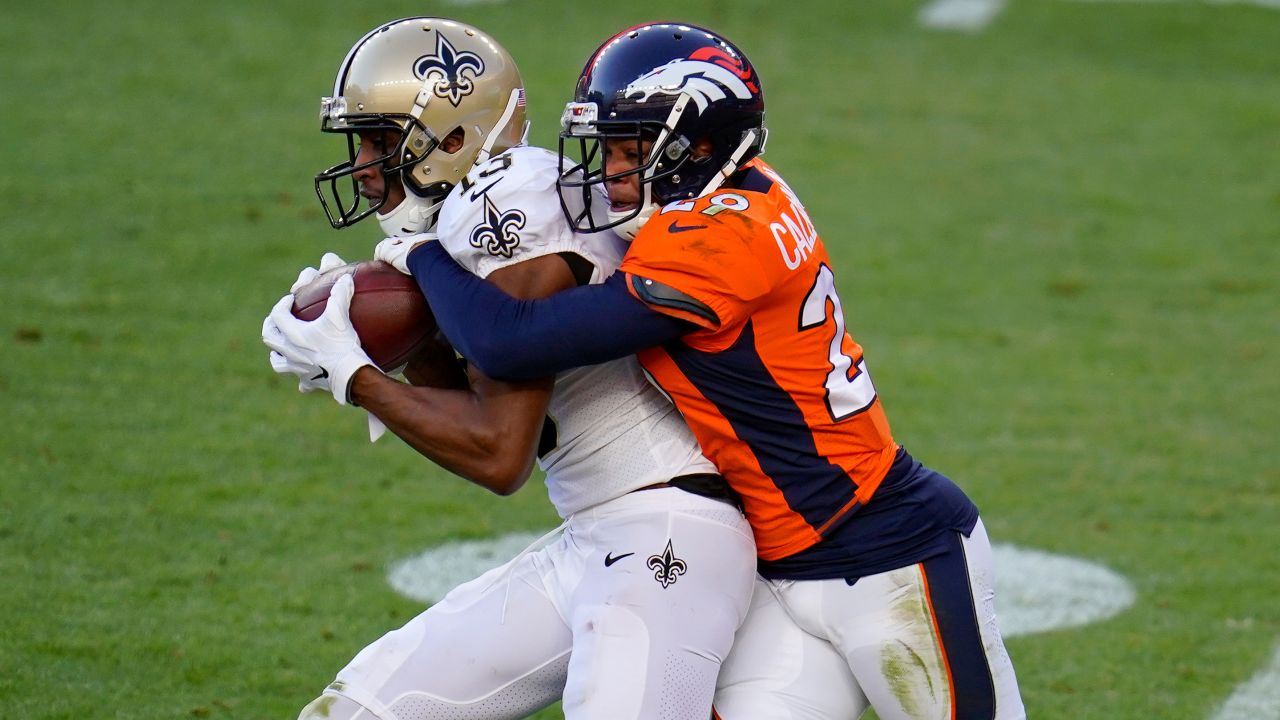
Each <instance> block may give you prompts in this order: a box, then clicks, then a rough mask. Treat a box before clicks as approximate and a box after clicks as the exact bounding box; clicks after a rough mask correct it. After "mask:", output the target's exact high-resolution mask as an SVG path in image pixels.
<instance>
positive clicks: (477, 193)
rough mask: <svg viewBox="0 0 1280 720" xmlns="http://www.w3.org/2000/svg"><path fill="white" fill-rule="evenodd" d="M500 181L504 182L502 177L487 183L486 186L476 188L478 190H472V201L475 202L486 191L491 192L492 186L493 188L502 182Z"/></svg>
mask: <svg viewBox="0 0 1280 720" xmlns="http://www.w3.org/2000/svg"><path fill="white" fill-rule="evenodd" d="M500 182H502V178H498V179H497V180H494V181H493V182H491V183H489V184H488V185H485V186H484V187H482V188H480V189H479V190H476V191H474V192H472V193H471V202H475V201H476V200H477V199H478V198H479V197H480V196H481V195H483V194H485V193H487V192H489V190H490V189H491V188H493V186H494V185H497V184H498V183H500Z"/></svg>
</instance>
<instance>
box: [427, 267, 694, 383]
mask: <svg viewBox="0 0 1280 720" xmlns="http://www.w3.org/2000/svg"><path fill="white" fill-rule="evenodd" d="M408 265H409V270H410V271H411V272H412V273H413V277H414V279H415V280H416V281H417V282H418V287H419V288H420V289H421V290H422V294H423V295H425V296H426V298H427V303H428V304H429V305H431V312H432V314H434V315H435V318H436V322H437V323H439V325H440V329H441V331H442V332H444V334H445V337H447V338H448V339H449V342H450V343H452V344H453V347H454V348H455V349H456V350H457V351H458V352H459V353H461V354H462V356H463V357H465V358H467V360H469V361H470V362H472V363H474V364H475V365H476V366H477V367H479V368H480V369H481V370H482V371H483V372H484V373H485V374H486V375H488V376H490V377H493V378H499V379H506V380H529V379H533V378H542V377H550V376H551V375H554V374H556V373H558V372H562V371H564V370H568V369H569V368H574V367H579V366H582V365H595V364H597V363H602V362H605V361H608V360H615V359H617V358H620V357H626V356H628V355H633V354H635V353H636V352H637V351H639V350H643V349H645V348H649V347H654V346H656V345H661V344H663V343H665V342H668V341H670V340H674V339H676V338H679V337H681V336H683V335H685V334H687V333H689V332H692V331H693V330H696V329H697V326H695V325H694V324H693V323H690V322H687V321H685V320H680V319H677V318H673V317H671V316H669V315H664V314H662V313H660V312H658V311H657V310H654V309H653V308H650V307H649V306H647V305H645V304H644V303H643V302H640V301H639V300H637V299H636V298H635V297H633V296H632V295H631V293H630V292H628V290H627V286H626V281H625V280H624V278H623V275H622V273H615V274H614V275H613V276H612V277H610V278H609V280H608V281H606V282H605V283H603V284H601V285H586V286H583V287H577V288H571V289H569V290H565V291H563V292H559V293H556V294H555V295H552V296H551V297H548V298H543V299H541V300H518V299H516V298H513V297H511V296H510V295H508V294H506V293H505V292H503V291H502V290H500V289H498V287H497V286H495V285H494V284H493V283H490V282H486V281H484V280H481V279H480V278H478V277H476V276H475V275H472V274H471V273H469V272H467V271H466V270H465V269H463V268H462V267H461V266H459V265H458V264H457V263H456V262H454V261H453V258H451V257H450V256H449V253H448V251H446V250H445V249H444V247H443V246H441V245H440V243H438V242H431V243H426V244H424V245H420V246H419V247H417V248H415V249H414V250H413V252H411V253H410V254H409V258H408Z"/></svg>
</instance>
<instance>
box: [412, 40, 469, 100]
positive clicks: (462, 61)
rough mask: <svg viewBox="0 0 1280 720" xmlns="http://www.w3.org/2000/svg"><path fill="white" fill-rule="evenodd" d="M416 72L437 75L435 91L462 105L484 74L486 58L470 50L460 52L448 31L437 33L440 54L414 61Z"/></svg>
mask: <svg viewBox="0 0 1280 720" xmlns="http://www.w3.org/2000/svg"><path fill="white" fill-rule="evenodd" d="M413 74H414V75H417V76H418V77H419V78H421V79H422V80H428V79H431V78H435V80H436V88H435V94H436V95H437V96H438V97H441V98H444V99H446V100H448V101H449V102H450V103H452V104H453V106H454V107H458V103H460V102H462V98H463V97H465V96H467V95H470V94H471V91H472V90H475V87H476V86H475V79H476V78H478V77H480V76H481V75H483V74H484V60H482V59H481V58H480V56H479V55H477V54H475V53H473V52H471V51H470V50H463V51H462V52H458V51H457V50H456V49H455V48H454V47H453V45H452V44H450V43H449V40H448V39H447V38H446V37H445V36H444V33H440V32H437V33H436V54H435V55H423V56H422V57H420V58H418V59H417V60H414V61H413Z"/></svg>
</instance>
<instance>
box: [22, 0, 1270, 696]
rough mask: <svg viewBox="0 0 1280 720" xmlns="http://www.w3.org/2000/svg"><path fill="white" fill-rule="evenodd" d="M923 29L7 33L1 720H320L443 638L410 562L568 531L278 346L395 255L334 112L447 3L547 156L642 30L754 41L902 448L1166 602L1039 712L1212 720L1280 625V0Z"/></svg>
mask: <svg viewBox="0 0 1280 720" xmlns="http://www.w3.org/2000/svg"><path fill="white" fill-rule="evenodd" d="M920 4H922V3H914V2H893V3H889V2H884V3H846V2H834V1H833V2H830V3H825V4H822V3H804V2H801V3H773V2H771V3H765V2H755V1H748V2H727V1H725V2H713V1H711V0H688V1H686V2H678V3H677V2H665V1H664V2H659V3H653V4H651V5H649V6H648V7H649V8H651V9H648V10H644V11H643V12H641V11H640V10H639V9H638V8H639V6H638V5H636V6H633V7H634V8H636V9H627V8H620V7H617V6H616V4H613V3H599V4H597V5H598V6H597V7H594V8H593V7H584V5H585V4H584V3H580V2H578V3H570V2H560V1H556V2H551V1H550V0H548V1H545V2H534V1H532V0H513V1H512V2H510V3H506V4H490V5H466V6H461V5H445V4H441V3H432V2H425V3H424V2H418V3H407V2H395V3H384V4H378V5H376V6H374V5H368V4H365V5H359V4H352V3H344V4H317V3H311V2H274V3H247V2H239V3H206V4H190V5H188V4H174V3H161V2H134V3H111V2H106V3H89V2H56V3H39V4H36V3H28V4H21V5H20V4H18V3H7V4H5V5H4V7H3V8H0V68H3V69H2V70H0V77H3V85H2V86H3V87H4V89H5V93H4V95H5V100H4V108H3V111H2V112H0V131H2V134H3V136H4V137H5V138H6V142H5V143H4V144H3V145H0V161H2V166H3V168H4V170H3V172H0V199H2V201H3V202H4V203H5V210H4V217H3V223H2V224H0V307H2V308H3V311H2V312H0V427H2V428H3V430H2V431H0V617H3V618H4V630H3V631H2V632H0V716H2V717H5V718H10V717H12V718H186V717H214V718H221V717H226V718H269V717H274V718H282V717H293V716H294V715H295V714H296V712H297V710H298V708H300V707H301V705H303V704H305V703H306V702H307V701H308V700H309V699H310V698H311V697H313V696H314V695H315V694H316V693H317V692H318V691H319V690H320V689H321V688H322V687H323V686H324V685H325V684H326V683H327V682H328V681H329V679H330V678H331V676H332V674H333V673H334V672H335V671H336V670H337V669H338V668H339V667H341V666H342V664H344V663H345V662H346V661H347V660H348V659H349V658H350V657H351V656H352V655H353V654H354V653H355V652H356V651H357V650H359V649H360V648H361V647H362V646H363V645H364V644H366V643H367V642H369V641H370V640H371V639H373V638H375V637H377V636H378V635H379V634H381V633H382V632H385V631H386V630H389V629H391V628H393V627H396V626H398V625H399V624H401V623H402V622H404V621H405V620H406V619H408V618H409V617H411V616H412V615H413V614H414V613H416V612H417V611H418V610H419V609H420V607H419V606H418V604H417V603H415V602H413V601H410V600H406V599H404V598H401V597H399V596H397V595H396V594H395V593H394V592H393V591H392V590H391V589H390V587H389V586H388V585H387V583H386V582H385V579H384V571H385V569H386V566H387V564H388V563H389V562H390V561H391V560H393V559H396V558H399V557H403V556H405V555H408V554H411V553H413V552H416V551H418V550H420V549H422V548H424V547H426V546H428V545H432V544H437V543H440V542H443V541H446V540H449V539H455V538H462V537H465V538H480V537H490V536H493V535H497V534H501V533H504V532H508V531H513V530H533V529H540V528H543V527H547V526H549V525H550V524H552V522H553V521H554V514H553V512H552V511H551V509H550V507H549V506H548V504H547V503H546V500H545V494H544V493H543V492H542V491H541V489H540V488H539V487H538V486H536V485H531V486H530V487H529V488H528V489H526V490H525V491H523V492H521V493H518V494H517V495H516V496H514V497H512V498H506V499H499V498H496V497H492V496H489V495H488V494H487V493H485V492H484V491H481V490H479V489H475V488H472V487H471V486H469V485H467V484H466V483H464V482H462V481H459V480H457V479H456V478H453V477H451V476H448V475H447V474H446V473H444V472H443V471H440V470H438V469H436V468H434V467H433V466H431V465H430V464H429V463H426V462H423V461H420V459H419V458H418V457H417V456H416V455H415V454H413V453H412V452H411V451H409V450H407V449H406V448H405V447H404V446H403V445H402V444H400V443H398V441H396V440H394V439H389V440H384V441H382V442H380V443H379V444H377V445H374V446H370V445H369V444H368V443H367V442H366V441H365V440H364V439H363V418H362V417H361V416H360V415H359V414H358V413H357V412H354V411H351V410H348V409H342V408H338V407H337V406H336V405H334V404H333V403H332V402H331V401H330V400H328V399H326V398H324V397H310V396H308V397H302V396H299V395H298V394H297V393H296V392H295V391H294V388H293V387H292V386H291V385H290V384H289V383H287V382H284V381H282V380H278V379H276V378H275V377H274V376H273V374H272V373H271V372H270V370H269V368H268V367H267V364H266V352H265V350H264V349H263V348H262V346H261V344H260V343H259V341H258V331H259V327H260V324H261V319H262V316H263V315H264V314H265V312H266V311H267V309H268V308H269V307H270V305H271V303H272V302H274V301H275V299H276V298H278V297H279V295H280V294H281V293H283V292H284V291H285V289H287V286H288V284H289V282H290V281H291V280H292V278H293V276H294V274H295V273H296V272H297V269H298V268H300V267H301V266H303V265H305V264H313V263H315V262H316V260H317V259H318V257H319V254H320V253H321V252H322V251H324V250H329V249H335V250H338V251H340V252H341V253H342V254H344V255H345V256H348V257H359V256H361V255H367V254H368V252H369V249H370V248H371V246H372V244H373V242H374V241H376V239H377V238H376V235H375V231H374V229H373V228H372V227H363V226H362V227H360V228H359V229H356V230H352V231H348V232H344V233H336V232H333V231H331V230H329V229H328V227H327V225H326V224H325V222H324V220H323V216H322V214H321V212H320V209H319V205H318V203H317V202H316V200H315V198H314V194H313V191H312V188H311V179H310V178H311V175H312V174H313V173H314V172H315V171H316V170H318V169H320V168H321V167H323V166H326V165H328V164H331V163H332V162H336V160H337V157H336V156H335V154H334V153H335V152H337V151H338V148H337V147H336V146H335V144H334V143H333V142H331V139H329V138H325V137H323V136H321V135H320V133H318V132H317V131H316V130H317V120H316V116H317V107H318V98H319V97H320V96H321V95H324V94H327V93H328V90H329V88H330V87H331V84H332V73H333V71H334V70H335V69H336V66H337V63H338V62H339V61H340V60H341V58H342V55H343V54H344V53H345V51H346V49H347V48H348V47H349V45H350V43H351V42H353V41H354V40H355V39H356V38H357V37H358V36H359V35H360V34H361V33H362V32H363V31H364V30H366V29H368V28H370V27H373V26H374V25H376V24H377V23H379V22H381V21H383V20H386V19H390V18H392V17H396V16H400V15H408V14H415V13H422V12H433V13H439V14H448V15H453V16H455V17H458V18H460V19H464V20H468V21H470V22H473V23H476V24H478V25H480V26H482V27H484V28H485V29H487V30H489V31H490V32H491V33H492V34H494V35H495V36H496V37H497V38H498V39H499V40H500V41H502V42H503V43H504V44H506V45H507V46H508V48H510V49H511V51H512V52H513V54H514V55H515V56H516V58H517V59H518V61H519V62H520V63H521V66H522V67H523V69H524V74H525V78H526V81H527V84H528V87H529V102H530V111H531V114H532V117H533V119H534V122H535V129H534V133H533V140H534V141H535V142H539V143H550V142H552V141H553V139H554V130H555V120H556V118H557V117H558V114H559V111H560V106H561V103H562V102H563V101H564V100H565V99H566V96H567V93H568V92H569V90H570V88H571V85H572V81H573V79H574V77H575V76H576V73H577V71H578V69H579V68H580V66H581V63H582V61H583V59H584V58H585V57H586V55H587V54H588V53H589V52H590V51H591V50H592V49H594V47H595V46H596V44H597V43H598V42H599V41H600V40H602V39H603V38H605V37H606V36H607V35H608V34H610V33H611V32H613V31H615V30H616V29H619V28H621V27H623V26H625V25H627V24H630V23H633V22H636V21H640V20H646V19H653V18H675V17H678V18H683V19H688V20H691V21H698V22H703V23H707V24H710V25H712V26H714V27H716V28H718V29H721V30H722V31H723V32H725V33H726V34H727V35H728V36H729V37H731V38H733V39H734V40H736V41H737V42H738V43H739V44H740V45H741V46H742V47H743V48H744V49H745V50H746V51H747V52H748V54H749V55H750V56H751V57H752V59H753V60H754V61H755V62H756V64H757V65H758V66H759V68H760V72H761V74H762V76H763V78H764V82H765V86H766V93H767V97H768V102H769V108H770V109H769V113H768V121H769V124H770V126H771V128H772V133H773V134H772V138H771V143H770V148H769V154H768V158H769V160H770V161H771V162H772V163H773V164H774V165H775V167H777V168H778V169H779V170H781V171H782V172H783V173H784V174H786V175H787V176H788V178H789V179H790V181H791V184H792V185H793V187H794V188H795V189H796V190H797V191H798V192H799V193H800V195H801V197H802V198H804V199H805V201H806V203H807V205H808V208H809V210H810V212H811V214H812V215H813V218H814V220H815V222H816V223H817V225H818V228H819V231H820V232H821V234H822V235H823V237H824V238H825V240H826V243H827V245H828V247H829V249H830V251H831V254H832V255H833V258H834V261H835V263H836V266H837V267H836V276H837V280H838V283H839V286H840V289H841V293H842V298H843V300H844V306H845V310H846V314H847V317H848V324H849V327H850V328H851V330H852V331H853V332H854V333H855V336H856V337H857V338H858V339H859V340H860V341H861V342H862V344H863V345H864V346H865V347H866V348H867V352H868V357H869V360H870V364H871V367H872V371H873V373H874V375H875V378H876V382H877V386H878V387H879V389H880V392H881V394H882V396H883V397H884V399H885V403H886V407H887V409H888V411H889V415H890V418H891V420H892V421H893V422H894V428H895V432H896V434H897V436H898V438H899V440H901V441H902V442H903V443H904V444H905V445H907V446H908V447H909V448H910V449H911V450H912V451H913V453H915V454H916V455H918V456H920V457H921V458H922V459H924V460H925V461H926V462H928V463H929V464H931V465H933V466H935V467H938V468H939V469H941V470H943V471H945V472H947V473H948V474H950V475H952V476H953V477H955V478H956V479H957V480H958V481H959V482H960V483H961V484H962V485H963V486H964V487H965V488H966V489H967V490H968V491H969V492H970V493H971V494H972V495H973V496H974V498H975V499H976V500H977V501H978V502H979V503H980V505H981V507H982V509H983V512H984V517H985V519H986V523H987V526H988V528H989V530H990V531H991V534H992V536H993V538H994V539H995V540H996V541H1000V542H1014V543H1017V544H1019V545H1022V546H1027V547H1034V548H1040V549H1045V550H1050V551H1053V552H1058V553H1066V554H1070V555H1075V556H1080V557H1083V558H1087V559H1090V560H1093V561H1097V562H1102V563H1105V564H1107V565H1109V566H1111V567H1113V568H1114V569H1116V570H1117V571H1119V572H1121V573H1122V574H1124V575H1125V576H1126V577H1128V578H1129V579H1130V580H1132V581H1133V583H1134V584H1135V585H1136V587H1137V589H1138V600H1137V603H1136V605H1135V606H1134V607H1133V608H1132V609H1130V610H1129V611H1127V612H1125V613H1124V614H1123V615H1121V616H1120V617H1118V618H1116V619H1114V620H1111V621H1108V622H1105V623H1100V624H1096V625H1092V626H1088V627H1085V628H1081V629H1076V630H1069V631H1058V632H1054V633H1049V634H1041V635H1032V636H1026V637H1020V638H1015V639H1013V640H1012V641H1011V642H1010V643H1009V645H1010V651H1011V653H1012V654H1013V657H1014V660H1015V663H1016V665H1017V670H1018V674H1019V678H1020V680H1021V683H1022V689H1023V694H1024V698H1025V700H1026V703H1027V706H1028V709H1029V711H1030V713H1031V715H1032V716H1033V717H1037V718H1051V719H1052V718H1064V719H1066V718H1072V719H1076V718H1109V719H1121V720H1126V719H1130V718H1132V719H1135V720H1137V719H1145V718H1192V719H1195V718H1208V717H1209V716H1210V715H1211V713H1212V712H1213V709H1214V708H1215V707H1216V706H1217V705H1218V704H1219V703H1221V702H1222V700H1223V699H1225V698H1226V697H1227V696H1228V695H1229V694H1230V693H1231V692H1232V690H1233V689H1234V688H1235V687H1236V685H1237V684H1239V683H1241V682H1243V681H1244V680H1246V679H1247V678H1248V677H1249V676H1250V675H1252V674H1253V673H1254V672H1255V671H1256V670H1257V669H1258V668H1259V667H1261V666H1262V664H1263V663H1264V662H1265V660H1266V658H1267V657H1268V656H1269V654H1270V652H1271V648H1272V647H1273V646H1274V645H1275V643H1276V642H1277V640H1278V639H1280V605H1278V604H1277V603H1276V600H1275V597H1276V594H1277V591H1280V580H1278V579H1277V577H1278V576H1277V573H1276V570H1275V557H1276V548H1277V547H1280V523H1277V522H1276V518H1277V517H1280V500H1278V498H1280V473H1278V472H1277V467H1280V462H1278V460H1280V456H1278V453H1277V451H1276V450H1275V447H1276V437H1277V435H1280V422H1278V421H1277V411H1276V407H1277V401H1278V400H1280V381H1278V380H1277V368H1280V356H1278V355H1280V353H1278V350H1280V347H1278V343H1277V331H1280V309H1278V304H1277V301H1276V298H1277V291H1278V288H1277V279H1278V278H1280V246H1278V244H1277V241H1280V130H1278V129H1277V128H1280V81H1278V80H1277V78H1280V53H1278V52H1276V48H1280V12H1277V11H1275V10H1268V9H1264V8H1259V7H1252V6H1247V5H1214V4H1200V3H1194V2H1181V3H1156V4H1148V3H1119V4H1109V3H1072V2H1018V3H1011V4H1010V6H1009V7H1008V9H1007V10H1006V11H1005V12H1004V13H1003V14H1002V15H1001V16H1000V17H999V18H998V19H997V20H996V21H995V22H994V23H993V24H992V25H991V26H990V27H988V28H987V29H986V30H984V31H983V32H981V33H976V34H953V33H938V32H933V31H927V30H924V29H922V28H921V27H920V26H919V25H918V23H917V22H916V19H915V12H916V9H917V8H918V6H919V5H920ZM557 716H558V714H557V713H555V711H554V710H552V711H548V712H545V713H543V714H542V715H540V716H539V717H545V718H551V717H557Z"/></svg>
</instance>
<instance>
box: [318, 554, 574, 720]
mask: <svg viewBox="0 0 1280 720" xmlns="http://www.w3.org/2000/svg"><path fill="white" fill-rule="evenodd" d="M538 560H539V558H538V556H537V554H534V555H529V556H525V557H524V558H522V559H521V561H520V562H519V563H518V565H517V566H516V567H514V568H509V569H498V570H494V571H491V572H490V573H488V574H486V575H483V576H481V577H480V578H477V579H476V580H473V581H471V582H469V583H466V584H464V585H461V586H459V587H458V588H455V589H454V590H453V591H452V592H450V593H449V595H447V596H446V597H445V598H444V599H443V600H442V601H441V602H440V603H438V604H436V605H435V606H433V607H431V608H429V609H428V610H426V611H425V612H423V613H421V614H420V615H418V616H417V617H415V618H413V619H412V620H410V621H409V622H408V623H406V624H405V625H404V626H403V627H401V628H399V629H397V630H394V631H392V632H389V633H387V634H386V635H384V636H382V637H381V638H379V639H378V640H376V641H375V642H373V643H372V644H371V645H369V646H368V647H366V648H365V649H363V650H362V651H360V653H359V654H358V655H356V657H355V659H353V660H352V661H351V662H350V663H349V664H348V665H347V666H346V667H345V668H343V669H342V670H341V671H339V672H338V675H337V679H336V680H335V681H334V683H333V684H332V685H330V686H329V687H328V688H327V689H326V690H325V692H324V694H323V695H322V696H321V697H320V698H318V699H317V700H316V701H315V702H313V703H312V705H311V706H308V709H309V710H310V711H314V712H326V713H328V714H324V715H316V717H327V718H331V719H332V720H340V719H342V718H352V719H353V720H354V719H357V718H358V719H360V720H363V718H364V717H369V718H373V717H380V718H385V717H394V718H396V720H426V719H427V718H436V717H457V718H475V719H481V718H483V719H485V720H499V719H501V718H521V717H525V716H526V715H528V714H529V713H531V712H534V711H535V710H537V709H538V708H541V707H545V706H547V705H549V704H551V703H553V702H555V701H556V700H558V699H559V698H560V694H561V692H562V691H563V687H564V679H565V673H566V668H567V666H568V655H569V652H570V645H571V643H570V640H571V637H570V634H569V630H568V627H567V625H566V624H565V622H564V620H563V619H562V617H561V616H560V614H559V613H558V611H557V609H556V608H555V606H554V604H553V603H552V602H551V600H550V599H549V598H548V597H547V594H546V592H545V591H544V590H543V585H542V579H541V574H542V572H541V570H540V568H539V565H540V563H539V562H538ZM330 698H332V700H330ZM359 708H363V710H364V712H365V713H366V715H359V714H352V713H354V712H355V710H357V709H359ZM335 713H336V714H335ZM309 717H311V716H309V715H307V713H306V711H304V713H303V715H302V718H309Z"/></svg>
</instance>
